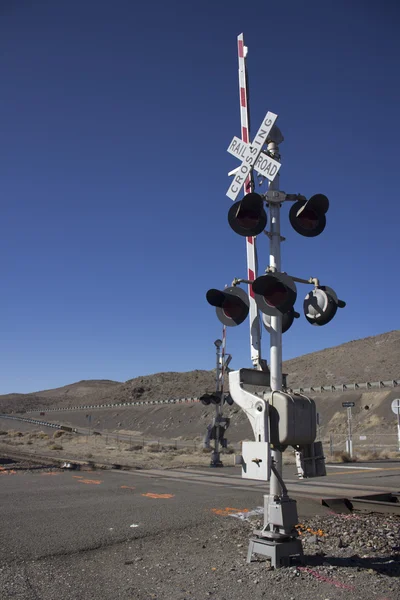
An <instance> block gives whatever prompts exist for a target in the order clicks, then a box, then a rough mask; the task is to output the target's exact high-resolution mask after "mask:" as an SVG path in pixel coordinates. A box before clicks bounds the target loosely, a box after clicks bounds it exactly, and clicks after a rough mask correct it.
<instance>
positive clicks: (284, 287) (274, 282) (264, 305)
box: [252, 273, 297, 327]
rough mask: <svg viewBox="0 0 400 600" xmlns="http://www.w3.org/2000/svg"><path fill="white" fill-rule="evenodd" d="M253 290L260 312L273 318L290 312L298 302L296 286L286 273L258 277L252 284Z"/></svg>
mask: <svg viewBox="0 0 400 600" xmlns="http://www.w3.org/2000/svg"><path fill="white" fill-rule="evenodd" d="M252 288H253V291H254V294H255V300H256V303H257V306H258V308H259V309H260V311H261V312H262V313H264V314H266V315H270V316H272V317H278V316H279V315H283V314H285V313H286V312H288V311H290V309H292V308H293V305H294V303H295V302H296V298H297V289H296V284H295V282H294V281H293V279H292V278H291V277H289V275H286V274H285V273H267V274H266V275H262V276H261V277H257V279H255V280H254V281H253V283H252ZM290 325H291V323H290ZM290 325H289V327H290Z"/></svg>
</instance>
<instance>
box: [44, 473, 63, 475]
mask: <svg viewBox="0 0 400 600" xmlns="http://www.w3.org/2000/svg"><path fill="white" fill-rule="evenodd" d="M59 474H60V473H41V475H59Z"/></svg>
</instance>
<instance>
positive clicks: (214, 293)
mask: <svg viewBox="0 0 400 600" xmlns="http://www.w3.org/2000/svg"><path fill="white" fill-rule="evenodd" d="M206 298H207V302H208V303H209V304H211V306H215V308H216V313H217V317H218V319H219V320H220V321H221V323H223V324H224V325H227V326H228V327H235V326H236V325H240V324H241V323H243V321H244V320H245V319H246V317H247V315H248V314H249V298H248V296H247V294H246V292H245V291H244V290H242V289H241V288H239V287H227V288H225V289H224V290H222V291H221V290H216V289H211V290H208V292H207V294H206Z"/></svg>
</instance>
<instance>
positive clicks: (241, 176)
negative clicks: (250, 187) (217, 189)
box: [226, 111, 278, 201]
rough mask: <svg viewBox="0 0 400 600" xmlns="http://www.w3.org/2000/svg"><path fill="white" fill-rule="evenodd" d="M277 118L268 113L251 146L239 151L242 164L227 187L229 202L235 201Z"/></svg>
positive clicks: (273, 114)
mask: <svg viewBox="0 0 400 600" xmlns="http://www.w3.org/2000/svg"><path fill="white" fill-rule="evenodd" d="M277 118H278V115H276V114H275V113H272V112H270V111H268V112H267V114H266V115H265V117H264V119H263V122H262V123H261V126H260V128H259V130H258V131H257V133H256V135H255V137H254V140H253V142H252V143H251V145H248V146H247V147H246V148H245V149H243V150H241V151H242V152H243V154H242V155H241V156H239V157H238V158H242V164H241V165H240V168H239V171H238V172H237V173H236V175H235V176H234V178H233V181H232V182H231V185H230V186H229V189H228V191H227V192H226V195H227V196H228V198H230V199H231V200H233V201H235V200H236V198H237V196H238V194H239V192H240V190H241V189H242V187H243V185H244V183H245V181H246V179H247V177H248V175H249V173H250V171H251V169H252V168H253V166H254V165H255V163H256V161H257V158H258V157H259V155H260V152H261V150H262V147H263V144H264V142H265V141H266V139H267V137H268V135H269V133H270V131H271V129H272V127H273V126H274V123H275V121H276V119H277ZM231 144H232V143H231ZM277 172H278V171H276V173H277ZM276 173H275V175H276ZM275 175H274V176H275Z"/></svg>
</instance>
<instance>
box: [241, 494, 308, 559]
mask: <svg viewBox="0 0 400 600" xmlns="http://www.w3.org/2000/svg"><path fill="white" fill-rule="evenodd" d="M297 523H298V515H297V502H296V500H293V499H292V498H289V497H288V496H287V495H285V496H283V497H280V498H278V497H276V496H275V495H265V496H264V527H263V529H259V530H255V531H253V533H254V536H253V537H252V538H250V541H249V549H248V552H247V562H248V563H249V562H251V559H252V556H253V554H254V553H255V554H261V555H263V556H267V557H268V558H270V559H271V566H272V567H274V568H275V569H277V568H279V567H281V566H287V565H289V564H290V559H291V557H297V560H299V561H300V562H304V555H303V546H302V543H301V541H300V540H299V539H298V537H297V536H298V533H297V531H296V529H295V526H296V525H297Z"/></svg>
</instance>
